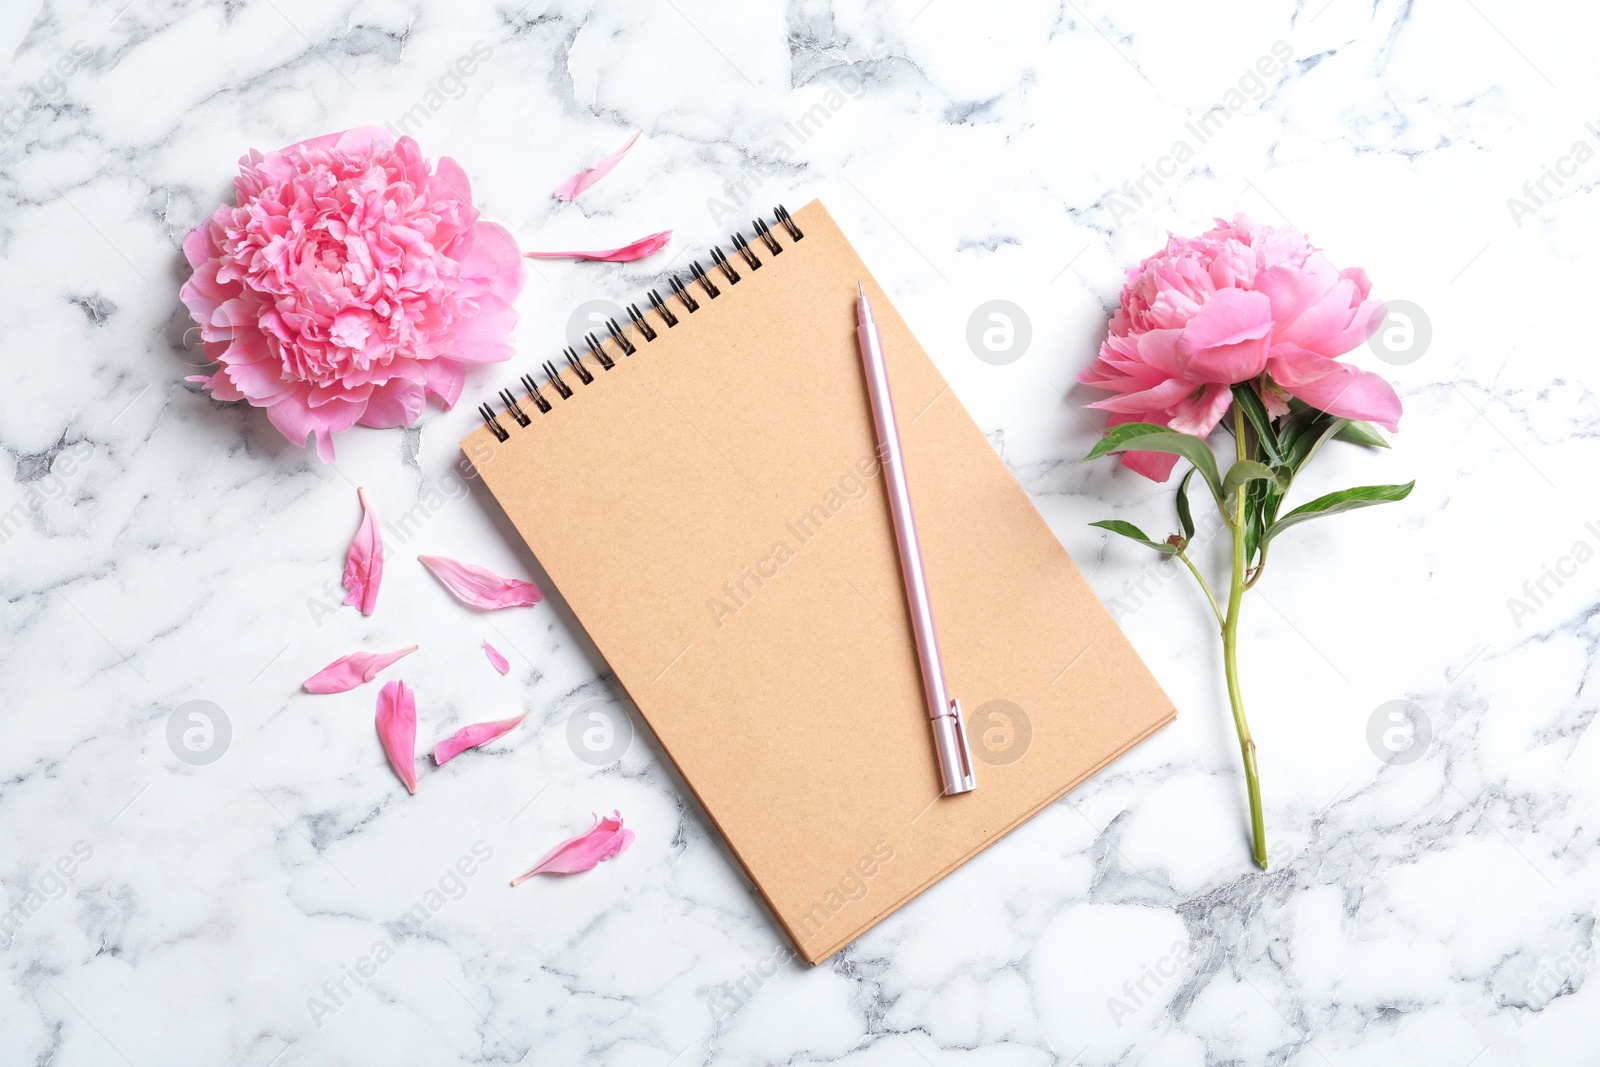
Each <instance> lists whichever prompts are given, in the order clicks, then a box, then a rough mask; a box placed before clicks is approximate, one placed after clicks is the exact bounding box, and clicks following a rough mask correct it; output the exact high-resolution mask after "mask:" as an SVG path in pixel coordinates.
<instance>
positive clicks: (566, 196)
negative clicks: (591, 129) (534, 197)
mask: <svg viewBox="0 0 1600 1067" xmlns="http://www.w3.org/2000/svg"><path fill="white" fill-rule="evenodd" d="M643 132H644V131H643V130H640V131H639V133H636V134H634V135H633V136H632V137H630V138H628V143H627V144H625V145H623V146H622V147H621V148H619V149H617V150H616V151H615V152H613V153H611V154H610V155H609V156H606V157H605V158H604V159H602V160H601V161H600V162H598V163H596V164H595V165H594V166H592V167H590V168H589V169H588V170H580V171H579V172H578V173H576V174H574V175H573V176H572V177H570V178H568V179H567V180H566V181H564V182H562V183H561V184H560V185H558V186H556V191H555V192H554V193H552V194H550V195H552V196H554V197H555V198H556V199H557V200H571V199H572V198H573V197H575V196H577V195H578V194H579V193H581V192H583V191H584V190H585V189H587V188H589V186H591V185H593V184H594V183H595V182H597V181H599V180H600V179H601V178H604V177H605V176H606V175H607V174H610V173H611V170H612V168H614V167H615V166H616V165H617V164H618V163H621V162H622V157H623V156H625V155H627V154H628V149H630V148H632V147H633V142H635V141H637V140H638V139H639V134H642V133H643Z"/></svg>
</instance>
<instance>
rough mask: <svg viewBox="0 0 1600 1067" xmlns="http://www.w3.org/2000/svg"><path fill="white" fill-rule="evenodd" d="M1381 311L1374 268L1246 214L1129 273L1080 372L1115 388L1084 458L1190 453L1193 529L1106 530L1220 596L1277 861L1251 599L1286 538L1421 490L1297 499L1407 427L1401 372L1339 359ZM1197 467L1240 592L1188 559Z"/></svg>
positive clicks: (1154, 467) (1175, 240) (1237, 694)
mask: <svg viewBox="0 0 1600 1067" xmlns="http://www.w3.org/2000/svg"><path fill="white" fill-rule="evenodd" d="M1382 315H1383V307H1382V305H1381V304H1380V303H1378V302H1377V301H1376V300H1374V299H1373V298H1372V296H1371V285H1370V283H1369V282H1368V281H1367V276H1366V273H1365V272H1364V271H1361V270H1359V269H1352V270H1339V269H1338V268H1336V267H1335V266H1334V265H1333V264H1332V263H1330V262H1329V261H1328V259H1327V258H1326V257H1325V256H1324V255H1323V254H1322V253H1321V252H1319V251H1317V250H1316V249H1315V248H1313V247H1312V246H1311V245H1309V244H1307V243H1306V240H1305V239H1304V238H1303V237H1301V236H1300V235H1299V234H1297V233H1295V232H1293V231H1290V230H1279V229H1274V228H1273V227H1271V226H1257V225H1255V224H1254V223H1252V222H1251V221H1250V220H1249V219H1248V218H1246V217H1245V216H1243V215H1237V216H1235V217H1234V220H1233V222H1232V223H1226V222H1223V221H1222V220H1220V219H1218V220H1217V226H1216V228H1215V229H1213V230H1209V231H1207V232H1206V233H1203V234H1201V235H1200V236H1199V237H1193V238H1185V237H1170V238H1169V239H1168V241H1167V247H1166V248H1164V249H1163V250H1162V251H1160V252H1157V253H1156V254H1155V255H1153V256H1151V257H1149V258H1148V259H1146V260H1145V261H1144V262H1143V263H1141V264H1140V265H1139V267H1138V268H1137V269H1135V270H1131V271H1129V272H1128V280H1127V285H1126V286H1124V287H1123V290H1122V306H1121V307H1120V308H1119V309H1118V310H1117V312H1116V314H1115V316H1114V317H1113V318H1112V320H1111V328H1110V331H1109V334H1108V336H1107V337H1106V340H1105V343H1104V344H1103V345H1102V346H1101V349H1100V355H1099V357H1098V358H1096V359H1095V361H1094V362H1093V363H1092V364H1091V365H1090V366H1089V368H1088V369H1087V370H1085V371H1084V372H1083V373H1082V374H1081V375H1079V377H1078V380H1079V381H1080V382H1083V383H1084V384H1086V385H1092V386H1094V387H1096V388H1099V389H1104V390H1106V391H1108V392H1110V393H1112V394H1113V395H1112V396H1111V397H1110V398H1108V399H1106V400H1101V401H1098V402H1096V403H1095V404H1092V405H1091V407H1097V408H1101V409H1103V410H1105V411H1107V412H1109V413H1110V415H1109V417H1108V418H1107V420H1106V423H1107V432H1106V435H1105V437H1103V438H1102V439H1101V440H1100V442H1099V443H1098V444H1096V445H1095V447H1094V448H1093V449H1091V450H1090V452H1089V454H1088V455H1087V456H1086V457H1084V458H1085V459H1096V458H1098V457H1100V456H1105V455H1109V454H1112V453H1120V454H1121V456H1122V462H1123V463H1124V464H1125V465H1127V466H1128V467H1130V468H1131V469H1133V470H1135V471H1137V472H1138V473H1140V474H1142V475H1144V476H1146V477H1148V478H1152V479H1154V480H1156V481H1165V480H1166V479H1167V478H1168V477H1170V476H1171V474H1172V469H1173V467H1174V466H1175V465H1176V464H1177V463H1178V462H1179V460H1187V461H1188V462H1189V464H1190V469H1189V471H1188V472H1187V473H1186V474H1184V476H1183V480H1182V481H1181V482H1179V483H1178V492H1177V499H1176V512H1177V514H1176V519H1177V525H1178V532H1176V533H1174V534H1172V535H1171V536H1170V537H1168V538H1167V539H1166V540H1164V541H1157V540H1153V539H1152V538H1150V537H1148V536H1146V534H1145V532H1144V531H1143V530H1141V529H1140V528H1139V527H1137V526H1135V525H1134V524H1132V523H1130V522H1123V521H1122V520H1120V519H1107V520H1104V521H1102V522H1096V523H1093V524H1092V525H1094V526H1099V527H1102V528H1104V529H1106V530H1110V531H1111V532H1112V533H1116V534H1120V535H1122V536H1123V537H1127V538H1130V539H1131V540H1134V541H1137V542H1139V543H1140V544H1142V545H1145V546H1146V547H1148V548H1151V549H1154V550H1155V551H1157V552H1160V553H1162V554H1164V555H1169V556H1176V557H1177V559H1178V560H1179V562H1181V563H1182V564H1183V565H1184V566H1185V567H1187V568H1188V570H1189V573H1190V574H1192V575H1193V576H1194V579H1195V581H1196V582H1198V583H1199V585H1200V588H1201V590H1202V591H1203V592H1204V593H1205V596H1206V601H1207V602H1208V603H1209V604H1210V606H1211V612H1212V615H1213V617H1214V618H1215V620H1216V623H1217V631H1218V634H1219V636H1220V637H1221V639H1222V659H1223V673H1224V676H1225V678H1226V682H1227V688H1228V700H1229V704H1230V705H1231V707H1232V710H1233V721H1234V728H1235V730H1236V731H1237V733H1238V735H1239V748H1240V753H1241V755H1242V757H1243V760H1244V770H1245V784H1246V789H1247V792H1248V795H1249V804H1250V827H1251V832H1252V835H1253V837H1254V845H1253V850H1252V851H1253V854H1254V856H1255V860H1256V862H1257V863H1258V864H1259V865H1260V866H1261V868H1262V869H1263V870H1265V869H1266V866H1267V843H1266V826H1265V820H1264V817H1263V815H1262V809H1261V781H1260V775H1259V773H1258V771H1257V765H1256V746H1255V741H1254V740H1253V739H1252V738H1251V736H1250V727H1249V725H1248V723H1247V722H1246V720H1245V714H1244V696H1243V691H1242V687H1241V685H1240V681H1239V614H1240V609H1241V607H1242V605H1243V600H1244V594H1245V592H1246V591H1247V590H1248V589H1250V588H1251V587H1253V586H1254V585H1255V584H1256V582H1258V581H1259V580H1260V579H1261V574H1262V571H1263V570H1264V568H1265V567H1266V563H1267V552H1268V549H1269V548H1270V546H1271V545H1272V542H1273V540H1274V539H1275V538H1277V537H1278V536H1279V535H1280V534H1282V533H1284V532H1285V531H1287V530H1290V529H1292V528H1293V527H1295V526H1298V525H1299V524H1301V523H1303V522H1307V521H1309V520H1311V519H1315V518H1320V517H1322V516H1325V515H1332V514H1336V513H1338V512H1342V511H1350V510H1352V509H1354V508H1361V507H1369V506H1371V505H1373V504H1382V503H1386V502H1389V501H1395V500H1403V499H1405V497H1406V496H1407V494H1409V493H1410V492H1411V488H1412V486H1413V485H1415V483H1414V482H1407V483H1406V484H1404V485H1364V486H1357V487H1355V488H1352V489H1341V490H1339V491H1337V492H1333V493H1328V494H1326V495H1324V496H1320V497H1317V498H1316V499H1315V500H1311V501H1308V502H1306V503H1304V504H1301V505H1299V506H1298V507H1292V508H1289V509H1288V510H1287V511H1286V510H1284V507H1285V504H1286V501H1287V498H1288V496H1289V490H1290V486H1291V485H1292V484H1293V481H1294V478H1295V476H1296V475H1297V474H1298V473H1299V472H1300V471H1301V469H1303V468H1304V467H1305V465H1306V464H1307V463H1308V462H1310V460H1311V458H1312V457H1313V456H1315V455H1317V453H1318V450H1319V449H1320V448H1321V447H1322V445H1323V444H1324V443H1325V442H1327V441H1328V440H1330V439H1333V438H1342V439H1345V440H1348V441H1353V442H1355V443H1357V444H1361V445H1366V446H1370V447H1384V448H1386V447H1388V445H1387V443H1386V442H1385V441H1384V439H1383V437H1382V435H1381V434H1379V433H1378V430H1377V428H1376V427H1375V426H1373V425H1372V424H1373V423H1377V424H1378V425H1380V426H1383V427H1384V428H1385V429H1387V430H1390V431H1391V432H1392V431H1395V430H1397V429H1398V423H1399V419H1400V398H1399V397H1398V396H1396V395H1395V392H1394V390H1393V389H1392V388H1390V387H1389V383H1388V382H1386V381H1384V380H1383V379H1382V378H1380V377H1379V376H1377V375H1376V374H1371V373H1369V372H1367V371H1363V370H1360V369H1358V368H1356V367H1354V366H1351V365H1350V364H1348V363H1345V362H1342V361H1341V359H1340V357H1341V356H1343V355H1345V354H1346V353H1348V352H1349V351H1350V350H1351V349H1353V348H1355V347H1357V346H1358V345H1360V344H1361V343H1362V342H1364V341H1365V340H1366V339H1367V338H1368V337H1369V336H1370V335H1371V334H1372V333H1373V331H1374V330H1376V329H1377V327H1378V326H1379V324H1380V322H1381V319H1382ZM1218 426H1221V427H1223V428H1224V429H1225V431H1226V432H1227V433H1228V434H1229V435H1230V436H1231V437H1232V441H1231V442H1230V443H1229V445H1228V448H1227V452H1229V453H1231V454H1232V464H1231V465H1230V466H1229V467H1228V468H1227V469H1226V470H1224V469H1223V468H1222V467H1221V466H1219V464H1218V462H1217V455H1216V453H1215V452H1213V451H1212V448H1211V444H1210V442H1209V441H1208V440H1207V438H1208V436H1209V435H1210V434H1211V433H1212V431H1214V430H1216V429H1217V427H1218ZM1196 474H1198V475H1199V476H1200V479H1201V481H1202V483H1203V488H1197V489H1196V492H1197V493H1199V494H1202V495H1203V496H1204V495H1209V497H1210V498H1211V501H1212V503H1214V504H1215V505H1216V507H1217V510H1218V513H1219V515H1220V518H1221V526H1222V528H1223V529H1225V530H1226V531H1227V532H1228V535H1229V541H1230V542H1231V547H1232V559H1231V566H1230V570H1229V579H1228V586H1227V595H1226V599H1225V601H1224V600H1222V599H1219V598H1218V596H1217V595H1216V594H1215V593H1214V592H1213V591H1212V585H1211V583H1210V582H1208V581H1207V580H1206V577H1205V575H1204V573H1203V572H1202V571H1201V570H1200V568H1199V567H1197V566H1196V565H1195V563H1194V561H1193V560H1191V559H1190V558H1189V554H1188V548H1189V545H1190V542H1191V541H1192V540H1194V536H1195V520H1194V516H1193V512H1192V510H1191V507H1190V502H1189V486H1190V483H1191V482H1192V481H1193V480H1194V477H1195V475H1196ZM1224 603H1225V605H1226V606H1224Z"/></svg>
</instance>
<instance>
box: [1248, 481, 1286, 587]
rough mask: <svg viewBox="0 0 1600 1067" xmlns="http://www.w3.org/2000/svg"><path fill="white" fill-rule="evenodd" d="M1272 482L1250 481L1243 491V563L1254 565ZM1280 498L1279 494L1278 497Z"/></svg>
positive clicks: (1265, 521) (1265, 522) (1265, 519)
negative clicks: (1248, 486) (1247, 487)
mask: <svg viewBox="0 0 1600 1067" xmlns="http://www.w3.org/2000/svg"><path fill="white" fill-rule="evenodd" d="M1272 484H1273V483H1272V482H1251V483H1250V488H1249V489H1247V490H1246V491H1245V503H1244V565H1245V567H1247V568H1249V567H1253V566H1255V557H1256V550H1257V549H1258V548H1259V547H1260V546H1261V533H1262V531H1263V530H1265V529H1266V526H1267V521H1268V520H1267V517H1266V507H1267V503H1268V500H1269V499H1270V498H1269V495H1268V494H1269V493H1271V486H1272ZM1278 499H1281V496H1280V497H1278Z"/></svg>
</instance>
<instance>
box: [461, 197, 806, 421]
mask: <svg viewBox="0 0 1600 1067" xmlns="http://www.w3.org/2000/svg"><path fill="white" fill-rule="evenodd" d="M772 217H773V222H774V224H775V225H777V226H779V227H781V228H782V230H783V232H784V233H785V234H787V236H788V237H789V240H790V241H791V242H798V241H801V240H803V239H804V238H805V234H804V233H803V232H801V230H800V227H799V226H798V225H796V224H795V221H794V218H793V216H791V215H790V214H789V211H788V209H787V208H785V207H784V206H783V205H782V204H779V205H778V206H777V208H776V209H775V210H774V211H773V214H772ZM752 229H753V230H754V231H755V236H756V238H757V239H758V240H759V241H760V242H761V244H762V245H763V246H764V247H765V249H766V251H767V253H768V254H769V255H773V256H776V255H780V254H781V253H782V252H783V250H784V249H783V244H782V243H781V242H780V241H779V240H778V238H777V235H776V234H774V233H773V230H772V226H770V225H768V224H767V222H766V220H765V219H756V220H754V222H753V223H752ZM732 242H733V250H734V252H736V253H737V254H738V256H739V258H740V259H742V260H744V265H745V266H747V267H748V268H749V269H750V270H751V271H757V270H760V269H761V266H762V263H761V257H760V256H759V255H757V254H756V250H755V248H754V247H752V245H751V243H750V241H749V240H747V239H746V238H745V235H744V234H743V233H735V234H733V236H732ZM710 254H711V263H712V266H714V267H715V268H716V269H717V270H719V271H721V272H722V276H723V277H724V278H726V279H727V283H728V284H729V285H737V284H739V281H740V275H739V271H738V270H736V269H735V268H734V260H733V259H732V257H730V256H728V255H727V254H725V253H724V252H723V251H722V248H721V247H720V246H716V245H714V246H712V248H711V253H710ZM694 283H699V286H700V289H701V291H702V292H704V293H705V299H708V300H716V299H717V298H718V297H720V296H721V295H722V290H721V288H719V287H718V284H717V282H716V281H715V280H713V277H712V274H711V272H710V271H708V270H706V269H705V268H704V267H702V266H701V265H700V263H699V261H694V262H692V263H691V264H690V266H689V283H687V284H686V283H685V282H683V281H682V280H681V279H679V278H678V277H677V276H676V275H672V276H670V277H668V279H667V286H668V289H669V290H670V291H671V295H672V296H676V297H677V298H678V301H679V302H680V303H681V304H682V305H683V307H684V309H685V310H686V311H687V312H688V313H689V314H693V313H695V312H697V311H699V310H700V307H701V302H700V300H697V299H696V298H695V295H694V293H693V292H692V291H691V290H690V288H689V286H690V285H692V284H694ZM646 299H647V300H648V301H649V304H650V310H651V311H654V312H655V313H656V315H657V316H659V317H660V319H661V321H662V322H663V323H665V324H666V328H667V329H671V328H672V327H674V326H677V325H678V323H679V322H680V321H681V320H680V318H679V316H678V314H677V313H675V312H674V311H673V310H672V307H671V306H670V305H669V304H668V303H667V301H666V300H664V299H662V297H661V294H660V293H658V292H657V291H656V290H654V289H652V290H650V292H649V293H648V294H646ZM627 311H628V324H629V325H630V326H632V327H633V329H634V331H635V332H636V338H643V340H644V343H645V344H648V343H650V342H651V341H654V340H655V339H656V338H657V337H659V336H660V333H659V331H658V329H657V327H655V326H653V325H651V323H650V319H649V317H648V315H647V314H646V313H645V312H642V311H640V310H639V305H638V304H629V305H628V308H627ZM606 331H607V333H608V334H609V335H610V336H609V337H608V338H604V337H601V336H599V335H598V334H597V333H589V334H586V335H585V336H584V343H585V344H586V345H587V346H588V349H589V352H588V354H589V355H592V356H593V357H594V362H595V363H596V364H597V365H598V366H599V367H600V369H601V370H602V371H609V370H611V369H612V368H614V367H615V366H616V365H617V363H618V361H619V359H618V356H617V354H615V353H620V354H621V356H624V357H626V356H632V355H634V354H635V353H637V352H638V351H639V347H640V346H639V343H638V341H637V340H636V339H635V338H630V337H629V336H628V327H627V326H623V325H620V324H619V323H618V322H617V320H616V319H608V320H607V321H606ZM607 340H609V341H610V342H611V343H612V344H613V345H615V346H616V347H615V353H613V352H610V351H607V349H606V341H607ZM562 355H563V356H564V357H565V360H566V364H567V367H568V368H569V369H570V370H571V371H572V373H573V374H574V375H576V376H577V379H578V382H579V383H580V384H582V385H589V384H590V383H592V382H593V381H594V380H595V374H594V371H592V370H590V369H589V367H588V366H587V365H586V364H585V362H584V357H583V356H582V355H580V354H579V353H578V352H577V350H576V349H574V348H572V347H568V348H565V349H563V350H562ZM541 366H542V368H543V370H544V376H545V381H544V388H545V389H550V390H554V392H555V394H556V397H557V398H559V399H561V400H566V399H568V398H570V397H571V396H572V395H573V393H574V389H573V387H572V386H571V385H569V384H568V383H567V380H566V379H565V378H563V377H562V375H561V370H560V368H559V367H557V366H556V364H555V362H553V361H551V360H546V361H545V362H544V363H543V364H541ZM520 381H521V383H522V387H523V389H524V390H526V392H527V394H528V395H527V402H531V404H532V407H531V408H529V407H526V406H524V405H525V402H524V401H519V400H518V399H517V397H516V396H515V395H514V394H513V393H512V392H511V390H509V389H502V390H500V402H501V405H502V408H503V412H502V413H503V414H504V415H505V416H506V417H507V419H508V420H510V421H511V422H514V423H516V425H518V426H528V425H530V424H531V423H532V422H533V421H534V417H533V415H532V414H531V412H532V411H537V412H538V413H539V414H541V415H548V414H549V413H550V412H551V411H552V410H554V408H555V404H554V403H553V402H552V401H551V400H550V398H549V397H547V396H546V395H545V393H544V391H543V390H541V389H540V387H539V383H538V382H536V381H534V378H533V375H531V374H524V375H522V376H521V379H520ZM478 414H479V415H481V416H482V417H483V422H484V425H486V426H488V427H489V430H490V432H492V433H493V434H494V436H495V438H496V439H497V440H500V441H507V440H510V438H511V431H510V430H508V429H506V424H505V423H503V422H501V421H500V419H499V417H498V416H497V415H496V413H495V411H494V409H493V408H492V407H491V406H490V405H489V404H487V403H484V404H479V405H478Z"/></svg>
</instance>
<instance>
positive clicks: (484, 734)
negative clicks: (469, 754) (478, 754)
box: [433, 712, 528, 764]
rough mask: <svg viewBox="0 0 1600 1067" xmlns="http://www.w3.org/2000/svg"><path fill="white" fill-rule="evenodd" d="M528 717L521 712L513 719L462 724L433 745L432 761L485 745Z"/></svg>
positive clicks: (508, 731) (438, 760)
mask: <svg viewBox="0 0 1600 1067" xmlns="http://www.w3.org/2000/svg"><path fill="white" fill-rule="evenodd" d="M527 717H528V713H527V712H523V713H522V714H521V715H518V716H517V717H516V718H515V719H501V720H500V721H499V722H476V723H473V724H472V725H471V726H463V727H462V728H461V729H459V730H457V731H456V732H455V733H453V734H451V735H450V736H449V737H447V738H445V739H444V740H443V741H440V742H439V743H438V744H437V745H434V746H433V762H435V763H439V764H443V763H448V762H449V761H450V760H453V759H455V758H456V757H457V756H459V755H461V753H463V752H465V751H466V750H467V749H469V748H477V747H478V746H479V745H487V744H488V743H489V742H490V741H493V740H494V739H495V738H497V737H501V736H503V735H505V734H508V733H510V732H511V731H512V730H515V729H516V728H517V727H518V726H520V725H521V724H522V720H523V719H526V718H527Z"/></svg>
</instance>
